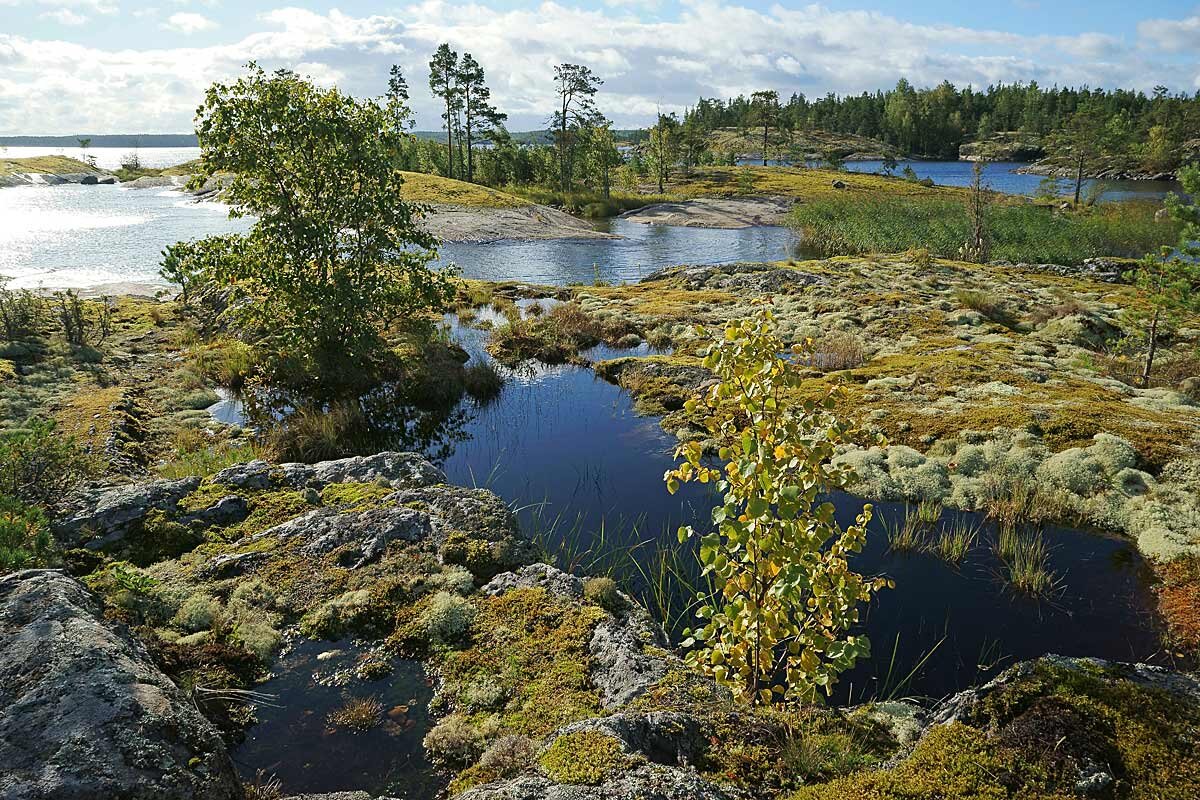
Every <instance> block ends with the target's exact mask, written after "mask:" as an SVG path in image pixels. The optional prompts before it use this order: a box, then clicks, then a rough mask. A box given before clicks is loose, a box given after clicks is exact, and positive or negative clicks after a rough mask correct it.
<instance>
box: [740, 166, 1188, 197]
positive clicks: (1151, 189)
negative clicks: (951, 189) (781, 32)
mask: <svg viewBox="0 0 1200 800" xmlns="http://www.w3.org/2000/svg"><path fill="white" fill-rule="evenodd" d="M738 163H739V164H749V165H752V166H757V165H761V164H762V159H758V160H755V159H752V158H751V159H745V158H743V159H739V160H738ZM767 163H768V164H769V165H774V166H781V165H782V166H790V165H791V162H789V161H776V160H774V159H770V160H768V162H767ZM896 164H897V166H896V169H895V171H894V174H895V175H899V174H900V173H901V171H902V170H903V169H904V168H905V167H906V166H908V167H912V170H913V172H915V173H917V177H918V178H930V179H932V180H933V182H934V183H936V184H938V185H939V186H970V185H971V181H972V179H973V178H974V174H973V173H974V164H972V163H971V162H970V161H912V160H903V161H897V162H896ZM809 166H814V167H819V166H822V164H820V163H818V162H812V163H810V164H809ZM1027 166H1029V164H1028V163H1025V162H1005V161H992V162H989V163H987V164H984V167H983V180H984V183H985V184H986V185H987V187H988V188H990V189H992V190H994V191H997V192H1003V193H1005V194H1023V195H1029V196H1033V195H1036V194H1038V193H1039V191H1040V190H1041V187H1042V181H1043V177H1042V176H1041V175H1028V174H1025V173H1020V172H1017V170H1018V169H1020V168H1022V167H1027ZM845 169H846V171H847V172H868V173H870V172H877V173H882V172H883V162H882V161H847V162H846V163H845ZM1054 186H1055V190H1056V193H1057V194H1059V195H1070V194H1073V193H1074V192H1075V182H1074V181H1073V180H1067V179H1060V180H1057V181H1055V182H1054ZM1097 189H1099V190H1101V191H1102V193H1101V195H1100V199H1101V201H1105V202H1115V201H1118V200H1161V199H1162V198H1163V197H1164V196H1165V195H1166V193H1167V192H1178V191H1181V190H1182V187H1181V186H1180V185H1179V184H1178V183H1176V182H1174V181H1111V180H1106V181H1098V180H1092V179H1088V180H1085V181H1084V182H1083V195H1084V197H1087V196H1089V193H1090V192H1092V191H1095V190H1097Z"/></svg>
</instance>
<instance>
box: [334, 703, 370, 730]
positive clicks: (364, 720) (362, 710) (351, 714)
mask: <svg viewBox="0 0 1200 800" xmlns="http://www.w3.org/2000/svg"><path fill="white" fill-rule="evenodd" d="M381 722H383V703H381V702H379V701H378V700H377V699H375V698H374V697H356V698H354V699H352V700H347V701H346V703H345V704H344V705H342V707H341V708H338V709H335V710H333V711H331V712H329V724H330V725H331V726H333V727H335V728H347V729H349V730H351V731H354V732H356V733H361V732H363V731H369V730H371V728H374V727H376V726H377V725H379V724H380V723H381Z"/></svg>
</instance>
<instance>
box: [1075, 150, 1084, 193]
mask: <svg viewBox="0 0 1200 800" xmlns="http://www.w3.org/2000/svg"><path fill="white" fill-rule="evenodd" d="M1082 188H1083V153H1080V154H1079V165H1078V168H1077V169H1076V170H1075V205H1079V190H1080V189H1082Z"/></svg>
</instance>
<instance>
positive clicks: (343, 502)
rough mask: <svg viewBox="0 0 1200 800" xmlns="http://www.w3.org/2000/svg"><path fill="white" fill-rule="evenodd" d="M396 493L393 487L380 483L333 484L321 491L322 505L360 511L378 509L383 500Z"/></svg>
mask: <svg viewBox="0 0 1200 800" xmlns="http://www.w3.org/2000/svg"><path fill="white" fill-rule="evenodd" d="M395 493H396V490H395V489H393V488H392V487H390V486H387V485H383V484H378V483H331V484H329V485H328V486H326V487H325V488H323V489H322V490H321V503H322V504H323V505H326V506H342V507H345V508H346V509H347V510H354V511H360V510H363V509H366V508H376V507H378V506H379V505H381V503H380V501H381V500H383V498H385V497H388V496H389V495H393V494H395Z"/></svg>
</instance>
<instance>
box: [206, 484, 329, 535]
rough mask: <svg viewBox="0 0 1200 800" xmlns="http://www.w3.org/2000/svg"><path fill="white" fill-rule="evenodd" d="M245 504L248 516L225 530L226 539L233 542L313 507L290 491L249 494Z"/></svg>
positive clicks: (299, 494)
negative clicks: (248, 511)
mask: <svg viewBox="0 0 1200 800" xmlns="http://www.w3.org/2000/svg"><path fill="white" fill-rule="evenodd" d="M247 503H248V504H249V506H250V514H249V515H248V516H247V517H246V518H245V519H244V520H242V521H241V522H240V523H238V524H237V525H234V526H231V527H229V528H227V529H226V530H225V533H224V536H225V538H226V539H229V540H233V539H239V538H242V537H245V536H253V535H254V534H256V533H262V532H263V531H265V530H267V529H268V528H273V527H275V526H276V525H279V524H281V523H284V522H287V521H288V520H289V519H293V518H295V517H298V516H300V515H301V514H304V513H306V512H308V511H312V509H313V505H312V504H311V503H310V502H309V501H308V500H307V499H306V498H305V496H304V494H303V493H301V492H296V491H292V490H290V489H285V490H282V491H266V492H258V493H255V494H251V495H250V496H249V497H248V498H247Z"/></svg>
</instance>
